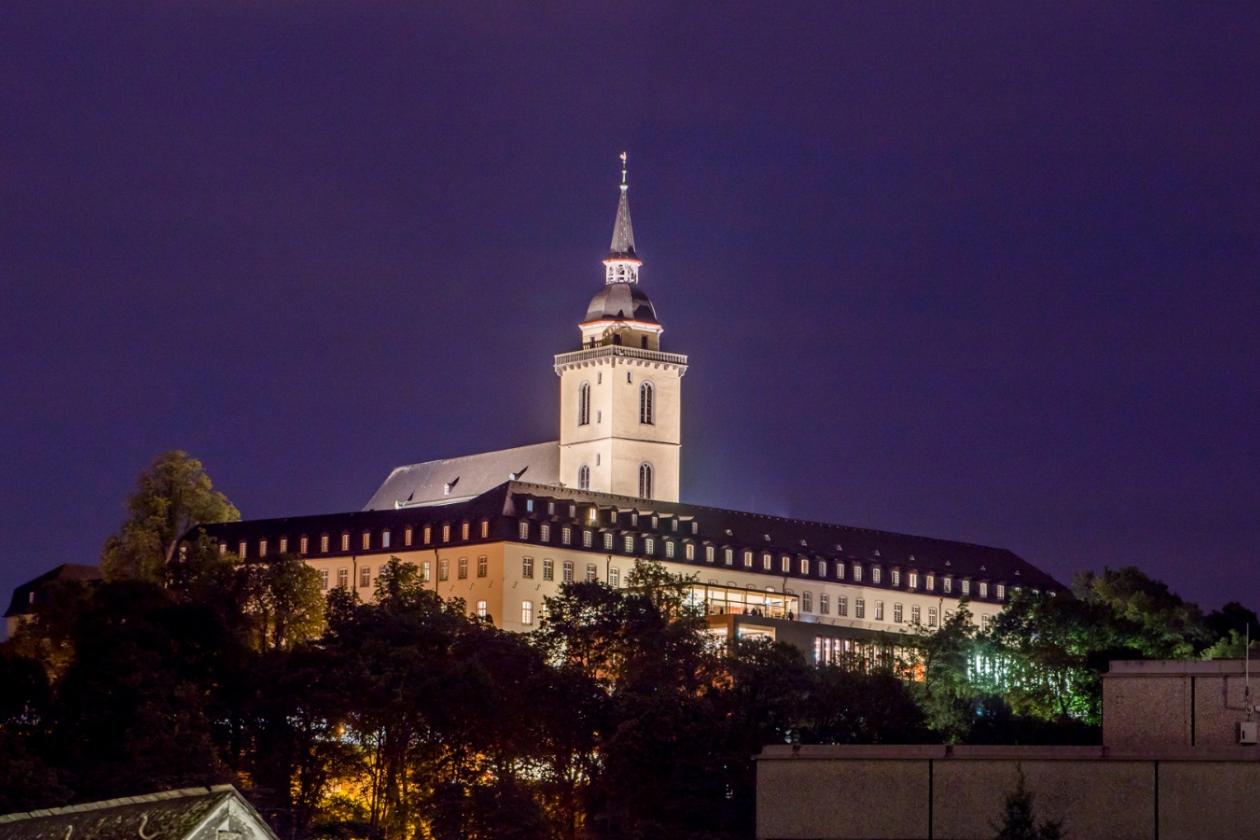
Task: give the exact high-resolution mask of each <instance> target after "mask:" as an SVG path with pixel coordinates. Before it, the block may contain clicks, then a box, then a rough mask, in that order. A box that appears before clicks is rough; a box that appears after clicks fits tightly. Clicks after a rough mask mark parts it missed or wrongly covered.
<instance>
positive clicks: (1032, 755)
mask: <svg viewBox="0 0 1260 840" xmlns="http://www.w3.org/2000/svg"><path fill="white" fill-rule="evenodd" d="M756 759H757V760H758V761H782V760H789V761H928V760H933V761H1244V762H1260V747H1257V746H1250V747H1240V746H1233V745H1223V746H1219V747H1215V746H1214V747H1157V748H1153V749H1148V750H1117V749H1113V748H1108V747H1102V746H1015V745H1007V744H1001V745H980V744H976V745H966V744H956V745H952V746H951V745H946V744H804V745H802V746H800V747H799V748H797V749H796V750H794V749H793V748H792V747H790V746H788V745H786V744H772V745H770V746H766V747H763V748H762V750H761V753H760V755H758V756H756Z"/></svg>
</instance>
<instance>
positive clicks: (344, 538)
mask: <svg viewBox="0 0 1260 840" xmlns="http://www.w3.org/2000/svg"><path fill="white" fill-rule="evenodd" d="M341 550H342V551H349V550H350V532H349V531H342V532H341Z"/></svg>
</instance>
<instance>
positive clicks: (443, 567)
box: [438, 557, 451, 580]
mask: <svg viewBox="0 0 1260 840" xmlns="http://www.w3.org/2000/svg"><path fill="white" fill-rule="evenodd" d="M450 577H451V560H450V558H449V557H443V558H441V559H440V560H438V580H450Z"/></svg>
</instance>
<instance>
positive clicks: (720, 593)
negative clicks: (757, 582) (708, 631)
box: [686, 583, 801, 620]
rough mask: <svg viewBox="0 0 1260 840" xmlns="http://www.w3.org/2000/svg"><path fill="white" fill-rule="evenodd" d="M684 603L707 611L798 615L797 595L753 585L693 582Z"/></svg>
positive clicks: (785, 615)
mask: <svg viewBox="0 0 1260 840" xmlns="http://www.w3.org/2000/svg"><path fill="white" fill-rule="evenodd" d="M686 597H687V603H688V604H689V605H691V606H695V607H699V608H700V609H702V610H704V612H705V613H706V614H708V615H755V616H761V617H764V618H784V619H789V620H792V619H796V618H798V617H799V616H800V614H801V612H800V610H801V606H800V598H799V596H797V595H793V594H791V593H784V592H775V591H773V590H769V589H764V590H763V589H754V588H752V587H739V586H720V585H718V584H713V583H694V584H692V585H691V586H689V587H688V588H687V596H686Z"/></svg>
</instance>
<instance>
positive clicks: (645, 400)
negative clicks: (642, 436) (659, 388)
mask: <svg viewBox="0 0 1260 840" xmlns="http://www.w3.org/2000/svg"><path fill="white" fill-rule="evenodd" d="M655 402H656V387H655V386H653V385H652V383H651V382H644V383H643V384H642V385H640V386H639V422H640V423H646V424H647V425H649V426H651V425H652V424H653V423H655V422H656V406H655Z"/></svg>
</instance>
